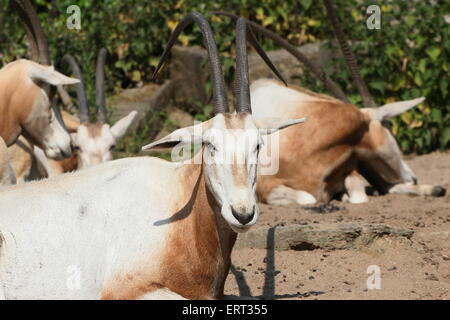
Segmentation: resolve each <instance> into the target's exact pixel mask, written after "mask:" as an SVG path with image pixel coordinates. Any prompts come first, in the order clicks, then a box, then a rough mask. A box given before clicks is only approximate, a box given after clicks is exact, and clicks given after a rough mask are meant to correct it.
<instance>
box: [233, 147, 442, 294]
mask: <svg viewBox="0 0 450 320" xmlns="http://www.w3.org/2000/svg"><path fill="white" fill-rule="evenodd" d="M407 162H408V163H409V164H410V166H411V168H412V169H413V170H414V172H415V173H416V175H417V177H418V178H419V183H423V184H439V185H442V186H444V187H445V188H447V190H448V191H447V195H446V196H445V197H442V198H431V197H430V198H428V197H411V196H405V195H386V196H373V197H370V200H369V203H367V204H362V205H361V204H359V205H356V204H354V205H352V204H345V203H342V202H339V201H332V202H331V203H330V204H329V205H328V206H327V209H328V210H318V206H304V207H301V206H286V207H280V206H269V205H260V208H261V216H260V220H259V221H258V223H257V225H256V226H255V227H254V228H258V227H264V226H276V225H287V224H291V223H300V224H308V225H309V224H311V225H313V224H320V223H348V222H350V223H383V224H386V225H389V226H393V227H402V228H409V229H412V230H414V231H415V233H414V235H413V236H412V238H411V239H410V240H407V239H404V240H395V239H393V238H380V239H378V240H376V241H375V242H374V243H372V244H371V245H369V246H367V247H364V248H361V249H354V250H334V251H326V250H321V249H316V250H310V251H293V250H288V251H273V250H265V249H247V248H245V249H239V250H234V252H233V255H232V261H233V267H232V270H231V271H230V275H229V277H228V278H227V282H226V285H225V294H228V295H240V296H252V297H257V298H264V299H450V196H449V195H448V193H449V191H450V153H433V154H429V155H424V156H418V157H414V158H412V159H409V160H407ZM319 208H320V207H319ZM369 266H375V267H370V268H375V269H376V268H379V269H378V270H379V271H380V273H379V277H377V274H375V273H373V271H370V270H369V271H370V273H368V268H369ZM376 279H379V287H378V288H373V286H371V287H369V288H368V285H367V282H368V280H369V284H374V285H375V287H377V286H376V284H377V282H376Z"/></svg>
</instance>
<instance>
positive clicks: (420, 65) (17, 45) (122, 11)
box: [0, 0, 450, 153]
mask: <svg viewBox="0 0 450 320" xmlns="http://www.w3.org/2000/svg"><path fill="white" fill-rule="evenodd" d="M371 2H373V1H358V0H336V1H335V3H336V5H337V7H338V9H339V14H340V17H341V21H343V22H345V26H344V29H345V31H346V33H347V36H348V38H349V39H352V40H353V41H354V42H353V43H355V45H354V50H355V54H356V56H357V58H358V61H359V65H360V66H362V68H361V69H362V70H361V71H362V74H363V76H364V78H365V79H366V82H367V83H368V86H369V89H370V90H371V92H372V94H373V96H374V99H375V101H376V102H377V103H378V104H383V103H386V102H391V101H397V100H402V99H410V98H414V97H418V96H422V95H423V96H425V97H426V98H427V99H426V102H425V103H424V104H423V105H421V106H419V108H416V109H415V110H412V111H410V112H407V113H405V114H403V115H402V116H401V117H399V118H397V119H393V120H392V124H393V130H394V133H395V134H396V136H397V138H398V139H399V141H400V145H401V148H402V150H403V151H405V152H419V153H422V152H429V151H432V150H435V149H438V148H439V149H442V150H443V149H447V148H448V147H449V146H450V112H449V111H450V103H449V102H448V101H449V94H450V93H449V77H448V68H449V62H448V60H449V57H450V25H449V22H448V20H449V17H448V15H447V16H445V13H448V12H450V2H448V1H435V0H427V1H414V2H410V1H402V0H397V1H389V2H386V4H383V5H381V9H382V25H381V29H380V30H369V29H367V27H366V19H367V15H366V13H365V11H366V8H367V6H368V5H370V4H372V3H371ZM7 3H8V1H7V0H0V5H1V7H2V8H7V7H8V5H7ZM72 4H73V1H71V0H60V1H50V0H37V1H36V5H37V9H38V13H39V17H40V19H41V21H42V23H43V27H44V29H45V30H46V32H47V34H48V37H49V43H50V46H51V54H52V57H53V60H54V61H58V59H59V58H61V57H62V56H63V55H64V54H65V53H71V54H72V55H74V56H75V57H76V58H77V59H78V60H79V61H80V64H81V66H82V69H83V71H84V75H85V79H86V81H87V88H88V95H89V97H90V99H91V101H92V100H93V97H94V90H93V88H94V80H93V74H94V72H95V59H96V55H97V53H98V51H99V49H100V48H101V47H103V46H104V47H106V48H107V49H108V52H109V57H108V66H109V67H108V68H107V77H106V79H107V86H108V88H107V89H108V91H109V92H112V91H114V92H118V91H119V90H121V89H123V88H129V87H134V86H137V85H140V83H143V82H148V81H150V76H151V73H152V71H153V68H154V66H155V65H156V64H157V62H158V59H159V55H160V54H161V52H162V50H163V48H164V46H165V44H166V42H167V39H168V37H169V35H170V31H171V29H173V28H174V27H175V26H176V23H177V22H178V21H179V20H180V19H181V18H182V17H183V16H184V15H185V14H186V13H187V12H190V11H192V10H197V11H199V12H202V13H204V14H205V15H206V16H207V17H209V18H210V19H211V21H213V23H212V27H213V29H214V31H215V34H216V41H217V43H218V46H219V50H220V51H221V52H222V53H223V59H224V66H225V69H226V75H227V80H228V81H231V79H232V75H233V64H234V59H233V57H234V40H235V37H234V26H233V25H232V23H230V21H229V20H228V19H227V18H223V17H217V16H211V14H210V12H211V11H214V10H224V11H230V12H234V13H236V14H239V15H242V16H245V17H248V18H250V19H252V20H254V21H257V22H259V23H261V24H262V25H264V26H266V27H268V28H270V29H272V30H273V31H275V32H276V33H277V34H279V35H280V36H282V37H284V38H286V39H289V41H290V42H291V43H293V44H295V45H301V44H303V43H307V42H314V41H319V40H324V39H329V38H331V36H332V32H331V30H330V28H329V26H328V23H327V21H326V19H325V10H324V8H323V4H322V2H321V1H312V0H283V1H271V0H229V1H222V2H218V1H211V0H203V1H194V0H177V1H174V0H172V1H170V0H169V1H155V0H127V1H119V0H108V1H89V0H79V1H77V5H78V6H79V7H80V9H81V19H82V21H81V23H82V29H81V30H69V29H67V27H66V19H67V18H68V16H69V14H67V13H66V9H67V7H68V6H69V5H72ZM446 19H447V20H446ZM0 25H2V30H3V31H2V32H1V33H0V61H1V63H2V64H6V63H8V62H10V61H12V60H14V59H16V58H18V57H24V56H26V43H25V41H24V37H25V31H24V29H23V28H20V27H19V28H18V27H17V26H18V25H20V23H19V21H18V18H17V16H16V15H15V14H13V13H11V12H10V11H8V10H2V11H1V12H0ZM260 40H261V43H262V45H263V47H264V48H265V49H266V50H269V49H273V48H274V45H273V43H271V41H268V40H265V39H260ZM180 42H181V43H182V44H183V45H201V44H202V40H201V34H200V32H199V30H198V28H197V27H196V26H193V27H190V28H189V29H188V30H186V32H184V33H183V35H182V36H181V38H180ZM332 63H335V64H338V66H339V70H340V72H339V73H337V74H336V75H335V76H334V78H335V80H336V81H337V82H338V83H339V84H340V85H341V86H342V87H343V88H344V89H345V92H347V93H348V95H349V97H350V99H351V101H352V102H353V103H355V104H357V105H360V99H359V97H358V95H357V92H356V89H355V86H354V85H353V81H352V79H351V77H350V74H349V72H348V70H347V68H346V66H345V65H344V63H343V61H334V62H332ZM304 83H305V86H307V87H309V88H310V89H312V90H315V91H318V92H323V91H324V89H323V86H322V85H321V84H320V83H318V82H317V80H315V79H312V78H311V77H310V76H306V78H305V80H304Z"/></svg>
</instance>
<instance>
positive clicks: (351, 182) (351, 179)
mask: <svg viewBox="0 0 450 320" xmlns="http://www.w3.org/2000/svg"><path fill="white" fill-rule="evenodd" d="M344 184H345V189H346V191H347V193H346V194H345V195H344V197H343V198H342V201H344V202H350V203H366V202H368V201H369V198H368V197H367V194H366V184H365V183H364V179H363V177H361V175H360V174H359V173H358V172H356V171H353V172H352V173H350V174H349V175H348V176H347V178H345V181H344Z"/></svg>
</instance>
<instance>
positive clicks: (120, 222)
mask: <svg viewBox="0 0 450 320" xmlns="http://www.w3.org/2000/svg"><path fill="white" fill-rule="evenodd" d="M192 21H195V22H197V23H198V24H199V26H200V29H201V31H202V34H203V38H204V43H205V46H206V47H207V49H208V55H209V61H210V66H211V71H212V72H211V82H212V87H213V101H214V102H213V104H214V113H215V116H214V117H213V118H212V119H210V120H208V121H205V122H202V123H199V124H196V125H194V126H192V127H188V128H184V129H179V130H176V131H174V132H173V133H171V134H169V135H168V136H166V137H164V138H162V139H161V140H158V141H156V142H153V143H151V144H149V145H147V146H146V147H144V148H143V149H144V150H147V149H151V148H154V147H171V146H175V145H178V144H184V145H190V144H191V143H197V144H201V148H200V151H199V152H198V153H197V154H196V155H195V156H194V158H193V159H192V160H191V161H189V162H188V163H179V162H178V163H172V162H167V161H165V160H162V159H157V158H151V157H141V158H128V159H122V160H115V161H110V162H107V163H104V164H100V165H98V166H95V167H92V168H87V169H85V170H81V171H78V172H75V173H69V174H66V175H63V176H57V177H54V178H53V179H47V180H44V181H39V182H31V183H28V184H22V185H17V186H11V187H8V188H6V189H5V190H3V191H2V192H1V193H0V203H1V204H2V205H1V206H0V234H1V237H0V239H2V240H1V241H2V244H1V246H0V248H1V252H0V288H3V291H4V292H3V293H4V296H5V297H6V298H7V299H27V298H29V299H52V298H53V299H65V298H69V299H70V298H74V299H75V298H84V299H97V298H104V299H152V298H155V299H156V298H161V297H162V298H189V299H211V298H219V297H220V296H221V295H222V294H223V286H224V282H225V278H226V276H227V274H228V270H229V265H230V253H231V250H232V247H233V244H234V241H235V239H236V232H244V231H246V230H248V229H249V228H250V227H251V226H252V225H254V224H255V222H256V220H257V218H258V207H257V204H256V196H255V189H256V177H257V159H258V153H259V150H260V147H261V143H262V137H263V136H264V135H267V134H270V133H272V132H275V131H277V130H279V129H282V128H285V127H288V126H290V125H293V124H296V123H300V122H302V121H303V119H298V120H285V121H283V120H280V119H273V118H272V119H263V121H254V119H253V117H252V114H251V109H250V93H249V84H248V70H247V55H246V43H245V39H246V32H245V30H246V25H245V21H244V20H242V19H241V20H239V21H238V23H237V28H236V30H237V31H236V42H237V55H236V74H237V77H236V100H237V101H236V111H237V112H235V113H230V112H229V109H228V102H227V92H226V90H225V85H224V78H223V74H222V69H221V65H220V62H219V56H218V52H217V47H216V44H215V42H214V38H213V34H212V30H211V28H210V26H209V24H208V22H207V21H206V20H205V18H204V17H203V16H201V15H200V14H198V13H190V14H189V15H187V17H185V18H184V19H183V20H182V21H181V22H180V23H179V24H178V26H177V27H176V28H175V30H174V31H173V34H172V36H171V38H170V40H169V43H168V46H167V48H166V50H165V51H164V53H163V55H162V58H161V62H160V65H159V66H158V68H157V69H156V71H155V72H157V71H158V69H159V67H160V66H161V64H162V63H163V61H164V59H165V58H166V57H167V54H168V52H169V51H170V48H171V46H172V45H173V44H174V42H175V41H176V39H177V37H178V36H179V34H180V33H181V32H182V30H183V29H184V28H185V27H186V26H188V25H189V24H190V23H191V22H192ZM244 141H245V142H246V143H243V142H244ZM236 159H239V160H240V161H236ZM226 160H230V162H228V161H226ZM25 195H26V201H23V199H24V197H25ZM78 276H79V277H78ZM77 277H78V278H77ZM74 279H75V280H74ZM77 279H79V281H77Z"/></svg>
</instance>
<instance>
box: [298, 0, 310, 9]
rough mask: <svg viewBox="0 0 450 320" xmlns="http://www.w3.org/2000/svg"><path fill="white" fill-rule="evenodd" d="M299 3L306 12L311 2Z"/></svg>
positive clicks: (305, 0)
mask: <svg viewBox="0 0 450 320" xmlns="http://www.w3.org/2000/svg"><path fill="white" fill-rule="evenodd" d="M300 3H301V4H302V7H303V8H304V9H305V10H308V9H309V7H310V6H311V3H312V0H300Z"/></svg>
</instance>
